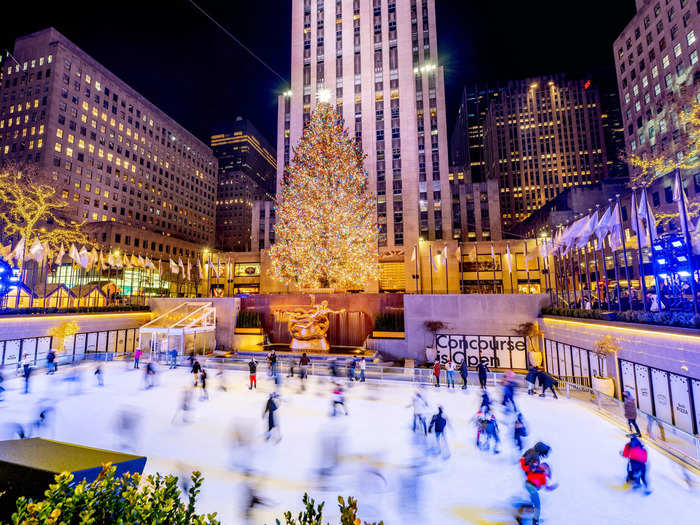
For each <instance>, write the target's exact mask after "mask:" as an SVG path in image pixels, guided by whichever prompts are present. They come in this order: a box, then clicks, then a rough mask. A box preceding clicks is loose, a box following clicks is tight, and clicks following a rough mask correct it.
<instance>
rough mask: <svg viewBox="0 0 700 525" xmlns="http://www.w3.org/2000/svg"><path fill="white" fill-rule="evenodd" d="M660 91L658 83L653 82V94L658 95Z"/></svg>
mask: <svg viewBox="0 0 700 525" xmlns="http://www.w3.org/2000/svg"><path fill="white" fill-rule="evenodd" d="M660 93H661V86H660V85H659V84H654V95H656V96H657V97H658V96H659V94H660Z"/></svg>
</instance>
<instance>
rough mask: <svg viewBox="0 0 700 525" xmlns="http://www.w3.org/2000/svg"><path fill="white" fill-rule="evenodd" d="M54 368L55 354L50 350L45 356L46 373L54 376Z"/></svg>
mask: <svg viewBox="0 0 700 525" xmlns="http://www.w3.org/2000/svg"><path fill="white" fill-rule="evenodd" d="M56 368H57V367H56V352H54V350H53V348H50V349H49V353H48V354H46V373H47V374H54V373H55V372H56Z"/></svg>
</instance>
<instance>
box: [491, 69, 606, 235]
mask: <svg viewBox="0 0 700 525" xmlns="http://www.w3.org/2000/svg"><path fill="white" fill-rule="evenodd" d="M484 135H485V138H484V140H485V144H486V156H487V159H486V160H487V166H486V168H487V173H488V176H489V177H495V178H497V179H498V181H499V185H500V193H501V213H502V216H503V228H504V230H506V231H507V230H508V228H509V227H510V226H511V225H513V224H515V223H517V222H519V221H521V220H523V219H526V218H527V217H528V216H529V215H530V214H531V213H532V212H533V211H535V210H537V209H538V208H539V207H540V206H542V205H543V204H544V203H545V202H547V201H549V200H550V199H552V198H554V197H555V196H556V195H558V194H559V192H560V191H562V190H563V189H564V188H568V187H570V186H574V185H580V184H583V185H585V184H591V183H594V182H597V181H599V180H600V179H601V178H604V177H606V176H607V174H608V166H607V162H606V151H605V138H604V134H603V126H602V119H601V109H600V97H599V93H598V90H597V88H596V87H595V86H592V85H591V84H590V83H586V81H585V80H567V79H566V78H565V77H564V76H563V75H555V76H546V77H540V78H531V79H526V80H519V81H512V82H509V83H508V84H507V85H506V86H505V87H504V89H502V90H501V91H500V92H499V94H498V96H497V97H496V98H495V99H494V100H493V101H492V102H491V103H490V104H489V109H488V115H487V117H486V123H485V126H484Z"/></svg>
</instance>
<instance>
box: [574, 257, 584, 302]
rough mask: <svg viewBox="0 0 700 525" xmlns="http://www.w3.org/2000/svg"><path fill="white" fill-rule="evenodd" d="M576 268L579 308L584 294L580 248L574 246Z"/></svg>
mask: <svg viewBox="0 0 700 525" xmlns="http://www.w3.org/2000/svg"><path fill="white" fill-rule="evenodd" d="M576 269H577V270H578V272H577V273H578V288H579V292H580V293H581V308H583V302H584V301H585V294H584V288H583V279H582V278H581V248H579V247H578V246H576Z"/></svg>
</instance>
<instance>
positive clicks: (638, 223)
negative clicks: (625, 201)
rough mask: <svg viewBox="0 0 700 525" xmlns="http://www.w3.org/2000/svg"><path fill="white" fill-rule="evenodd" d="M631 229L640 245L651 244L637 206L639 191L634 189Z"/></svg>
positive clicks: (631, 204) (631, 207)
mask: <svg viewBox="0 0 700 525" xmlns="http://www.w3.org/2000/svg"><path fill="white" fill-rule="evenodd" d="M630 229H631V230H632V231H633V232H634V233H635V234H636V235H637V241H638V242H639V246H649V238H648V237H647V231H646V228H645V227H644V223H643V222H642V218H641V217H640V216H639V208H638V207H637V192H636V191H634V190H632V201H631V202H630Z"/></svg>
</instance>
